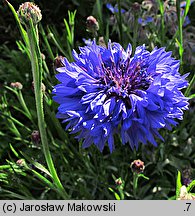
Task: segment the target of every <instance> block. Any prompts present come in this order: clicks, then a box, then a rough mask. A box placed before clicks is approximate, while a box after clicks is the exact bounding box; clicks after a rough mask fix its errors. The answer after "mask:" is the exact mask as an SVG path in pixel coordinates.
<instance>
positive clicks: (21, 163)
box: [16, 159, 26, 167]
mask: <svg viewBox="0 0 195 216" xmlns="http://www.w3.org/2000/svg"><path fill="white" fill-rule="evenodd" d="M16 164H17V165H18V166H20V167H24V166H26V161H25V159H19V160H17V161H16Z"/></svg>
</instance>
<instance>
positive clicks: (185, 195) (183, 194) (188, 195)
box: [177, 185, 195, 200]
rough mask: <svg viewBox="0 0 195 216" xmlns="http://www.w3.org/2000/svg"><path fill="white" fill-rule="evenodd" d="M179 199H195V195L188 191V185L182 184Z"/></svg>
mask: <svg viewBox="0 0 195 216" xmlns="http://www.w3.org/2000/svg"><path fill="white" fill-rule="evenodd" d="M177 199H178V200H195V196H194V195H193V194H191V193H188V191H187V188H186V186H184V185H183V186H182V187H181V189H180V194H179V198H177Z"/></svg>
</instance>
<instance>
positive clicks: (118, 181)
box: [115, 178, 123, 186]
mask: <svg viewBox="0 0 195 216" xmlns="http://www.w3.org/2000/svg"><path fill="white" fill-rule="evenodd" d="M122 183H123V181H122V179H121V178H118V179H116V180H115V184H116V185H119V186H120V185H122Z"/></svg>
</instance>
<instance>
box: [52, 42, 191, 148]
mask: <svg viewBox="0 0 195 216" xmlns="http://www.w3.org/2000/svg"><path fill="white" fill-rule="evenodd" d="M131 53H132V48H131V45H130V44H129V45H128V47H127V49H126V50H124V49H123V48H122V46H121V45H120V44H118V43H111V42H109V43H108V48H105V47H101V46H98V45H96V42H95V41H93V44H92V45H91V46H85V47H80V54H77V53H76V52H75V51H73V56H74V59H75V61H74V62H72V63H70V62H69V61H68V60H67V59H66V58H64V59H63V61H62V64H63V65H64V66H63V67H60V68H58V69H57V71H58V72H59V73H58V74H57V75H56V77H57V79H58V80H59V81H60V82H61V83H60V84H58V85H56V86H55V87H54V89H53V94H55V96H54V97H53V99H54V101H56V102H57V103H59V107H58V114H57V118H61V119H63V123H64V122H69V123H68V125H67V127H66V129H68V128H71V129H72V133H77V134H78V136H77V138H78V139H79V140H82V139H83V140H84V141H83V147H84V148H86V147H89V146H90V145H92V144H93V143H94V144H95V145H96V146H97V147H98V149H99V150H100V151H102V150H103V148H104V146H105V144H106V143H108V146H109V149H110V152H112V151H113V150H114V135H115V134H117V135H120V138H121V142H122V144H126V143H129V144H130V146H131V148H132V149H133V148H136V149H137V148H138V144H139V142H142V143H144V144H146V143H147V141H149V142H150V143H152V144H153V145H155V146H156V145H157V143H156V141H155V137H158V138H160V139H162V140H163V138H162V137H161V135H160V134H159V132H158V130H159V129H160V128H167V129H171V125H176V124H177V122H176V121H175V120H174V119H180V120H181V119H182V116H183V111H182V110H186V109H188V102H187V98H185V97H184V95H183V94H182V92H181V89H182V88H185V87H186V86H187V85H188V83H187V81H186V80H185V78H186V77H187V75H184V76H181V75H180V74H179V72H178V70H179V61H177V60H175V59H174V58H172V57H171V52H166V51H165V49H164V48H160V49H157V48H155V49H154V50H153V51H152V52H149V51H147V50H146V48H145V45H142V46H139V47H137V48H136V51H135V54H134V56H132V57H131Z"/></svg>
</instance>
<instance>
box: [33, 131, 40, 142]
mask: <svg viewBox="0 0 195 216" xmlns="http://www.w3.org/2000/svg"><path fill="white" fill-rule="evenodd" d="M31 140H32V142H33V143H34V144H39V143H40V141H41V137H40V133H39V131H37V130H34V131H33V132H32V134H31Z"/></svg>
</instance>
